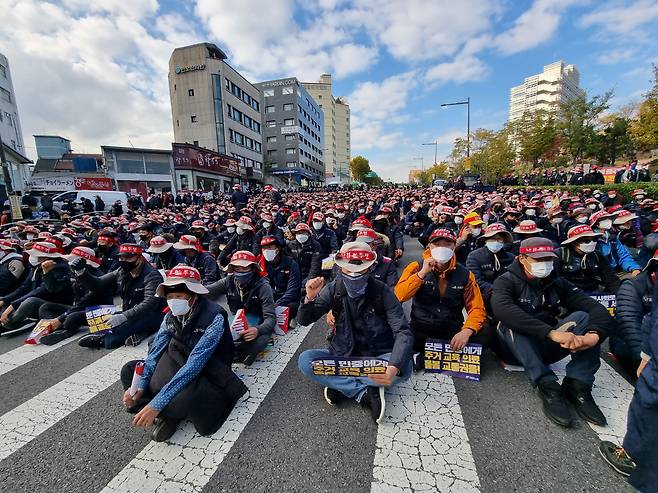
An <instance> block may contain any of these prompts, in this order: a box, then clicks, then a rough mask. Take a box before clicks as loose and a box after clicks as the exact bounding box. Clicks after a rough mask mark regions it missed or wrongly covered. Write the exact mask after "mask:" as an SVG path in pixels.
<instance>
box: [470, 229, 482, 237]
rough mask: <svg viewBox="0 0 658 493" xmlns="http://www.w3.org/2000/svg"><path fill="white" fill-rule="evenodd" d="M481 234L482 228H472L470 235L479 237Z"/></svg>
mask: <svg viewBox="0 0 658 493" xmlns="http://www.w3.org/2000/svg"><path fill="white" fill-rule="evenodd" d="M481 232H482V228H473V229H471V234H472V235H473V236H480V233H481Z"/></svg>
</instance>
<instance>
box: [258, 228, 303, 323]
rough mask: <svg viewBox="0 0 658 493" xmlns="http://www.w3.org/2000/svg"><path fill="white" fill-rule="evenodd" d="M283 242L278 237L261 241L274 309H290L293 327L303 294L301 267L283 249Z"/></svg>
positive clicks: (289, 314)
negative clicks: (301, 294)
mask: <svg viewBox="0 0 658 493" xmlns="http://www.w3.org/2000/svg"><path fill="white" fill-rule="evenodd" d="M282 242H283V240H282V239H281V238H279V237H278V236H264V237H263V239H262V240H261V241H260V244H261V249H262V252H263V258H264V259H265V271H266V272H267V279H268V280H269V282H270V286H271V288H272V294H273V296H274V307H275V308H277V307H280V306H281V307H288V308H289V313H288V316H289V320H290V323H291V324H292V325H291V327H292V326H294V324H293V323H292V321H293V319H294V318H295V317H296V316H297V310H298V309H299V301H300V293H301V276H300V273H299V266H298V265H297V262H295V261H294V260H293V259H292V258H291V257H290V256H289V255H287V254H286V252H285V251H284V249H283V248H282V246H283V245H282Z"/></svg>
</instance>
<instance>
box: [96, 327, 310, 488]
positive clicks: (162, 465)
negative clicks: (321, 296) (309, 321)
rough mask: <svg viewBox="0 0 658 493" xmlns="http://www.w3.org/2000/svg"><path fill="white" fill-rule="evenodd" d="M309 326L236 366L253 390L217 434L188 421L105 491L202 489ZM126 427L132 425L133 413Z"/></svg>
mask: <svg viewBox="0 0 658 493" xmlns="http://www.w3.org/2000/svg"><path fill="white" fill-rule="evenodd" d="M308 331H309V327H298V328H297V329H295V330H292V331H290V332H288V334H287V335H286V336H284V337H277V338H276V341H275V343H274V346H273V347H272V348H270V349H269V351H268V352H267V353H266V355H265V357H264V358H263V359H259V360H257V361H256V362H255V363H254V364H253V365H252V366H251V367H249V368H239V369H238V370H237V371H236V373H237V374H238V376H239V377H240V378H241V379H242V380H243V381H244V383H245V384H246V385H247V387H248V388H249V391H248V392H247V394H245V396H243V397H242V399H241V400H240V401H239V402H238V403H237V405H236V406H235V408H234V409H233V411H232V412H231V414H230V416H229V417H228V419H227V420H226V422H225V423H224V424H223V425H222V427H221V428H220V429H219V430H218V431H217V433H215V434H214V435H211V436H208V437H203V436H200V435H198V434H197V433H196V432H195V430H194V427H193V426H192V424H191V423H189V422H187V423H185V424H184V425H183V426H182V427H181V428H179V430H178V431H177V432H176V434H175V435H174V436H173V437H172V438H171V439H170V440H169V442H165V443H156V442H150V443H149V444H148V445H147V446H146V447H144V449H143V450H142V451H141V452H140V453H139V454H138V455H137V457H135V458H134V459H133V460H132V461H131V462H130V463H129V464H128V465H126V467H124V468H123V470H121V471H120V472H119V473H118V474H117V475H116V476H115V477H114V478H113V479H112V481H110V483H109V484H108V485H107V486H106V487H105V488H104V489H103V490H102V491H103V492H105V493H114V492H117V493H118V492H120V493H129V492H135V493H147V492H155V491H157V492H164V491H171V492H193V491H200V490H201V489H202V488H203V487H204V486H205V485H206V484H207V483H208V481H210V478H211V477H212V475H213V474H214V472H215V470H216V469H217V467H218V466H219V465H220V464H221V462H222V461H223V460H224V457H226V455H227V454H228V452H229V451H230V450H231V447H232V446H233V444H234V443H235V442H236V441H237V439H238V438H239V436H240V434H241V433H242V432H243V430H244V429H245V427H246V426H247V424H248V423H249V420H250V419H251V417H252V416H253V415H254V413H255V412H256V410H257V409H258V407H259V406H260V404H261V403H262V402H263V400H264V399H265V397H266V396H267V394H268V393H269V391H270V390H271V389H272V387H273V386H274V383H275V382H276V381H277V379H278V378H279V376H280V375H281V373H282V372H283V370H284V368H285V367H286V365H287V364H288V362H289V361H290V359H291V358H292V356H293V355H294V354H295V352H296V351H297V349H298V348H299V346H300V345H301V343H302V341H303V340H304V338H305V337H306V335H307V334H308ZM300 378H301V375H300ZM125 426H130V424H129V421H128V418H126V423H125Z"/></svg>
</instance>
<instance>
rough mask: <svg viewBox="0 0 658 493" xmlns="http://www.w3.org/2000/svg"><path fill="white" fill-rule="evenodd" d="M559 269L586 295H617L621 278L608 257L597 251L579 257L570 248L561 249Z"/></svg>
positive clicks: (562, 274) (561, 273) (563, 275)
mask: <svg viewBox="0 0 658 493" xmlns="http://www.w3.org/2000/svg"><path fill="white" fill-rule="evenodd" d="M559 255H560V259H559V263H558V268H559V271H560V275H561V276H562V277H564V278H565V279H566V280H567V281H569V282H571V283H572V284H575V285H576V286H577V287H578V288H580V289H582V290H583V291H585V292H586V293H595V292H605V293H611V294H613V293H616V292H617V290H618V289H619V277H617V275H616V274H615V272H614V271H613V270H612V267H610V262H609V261H608V259H607V258H606V257H604V256H603V255H601V254H600V253H599V252H597V251H596V250H595V251H593V252H592V253H588V254H586V255H583V256H581V255H578V254H577V253H576V252H575V251H574V250H573V249H571V248H569V247H566V246H565V247H562V248H560V253H559Z"/></svg>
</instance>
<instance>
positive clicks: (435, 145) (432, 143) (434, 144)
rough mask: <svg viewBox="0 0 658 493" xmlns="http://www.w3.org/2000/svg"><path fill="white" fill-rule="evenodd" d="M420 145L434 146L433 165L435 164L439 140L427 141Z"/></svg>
mask: <svg viewBox="0 0 658 493" xmlns="http://www.w3.org/2000/svg"><path fill="white" fill-rule="evenodd" d="M421 145H424V146H434V166H436V164H437V162H436V159H437V151H438V148H439V141H438V140H436V141H434V142H428V143H427V144H421Z"/></svg>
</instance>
